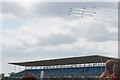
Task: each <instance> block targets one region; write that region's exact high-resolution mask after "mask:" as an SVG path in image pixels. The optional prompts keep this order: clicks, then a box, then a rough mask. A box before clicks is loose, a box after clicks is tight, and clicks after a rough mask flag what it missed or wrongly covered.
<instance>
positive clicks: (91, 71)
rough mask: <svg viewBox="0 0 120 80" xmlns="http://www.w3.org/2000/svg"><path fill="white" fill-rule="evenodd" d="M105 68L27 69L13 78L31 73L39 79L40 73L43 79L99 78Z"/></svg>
mask: <svg viewBox="0 0 120 80" xmlns="http://www.w3.org/2000/svg"><path fill="white" fill-rule="evenodd" d="M104 70H105V67H104V66H103V67H77V68H57V69H27V70H24V71H22V72H19V73H16V74H15V76H22V75H23V74H24V73H32V74H34V75H36V76H37V77H40V72H41V71H44V77H45V78H51V77H68V76H72V77H80V76H100V75H101V74H102V73H103V71H104Z"/></svg>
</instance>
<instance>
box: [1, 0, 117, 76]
mask: <svg viewBox="0 0 120 80" xmlns="http://www.w3.org/2000/svg"><path fill="white" fill-rule="evenodd" d="M1 5H2V11H0V17H1V18H0V21H2V28H1V31H0V32H1V33H2V34H0V40H2V43H0V44H1V45H2V46H0V47H1V48H0V49H1V50H0V51H1V52H2V54H1V58H0V59H2V63H1V64H2V71H0V72H4V73H5V74H8V73H9V72H11V71H14V68H15V66H13V65H9V64H8V63H9V62H25V61H36V60H46V59H57V58H65V57H79V56H88V55H102V56H109V57H118V19H117V17H118V16H117V13H118V11H117V10H118V3H117V2H31V3H28V2H2V4H1ZM93 6H95V7H96V10H97V11H98V12H97V14H95V15H93V17H90V16H85V17H83V18H81V17H80V16H72V15H70V16H69V15H68V14H69V13H70V12H69V11H70V8H83V7H86V8H92V7H93ZM20 69H23V68H22V67H17V70H18V71H19V70H20Z"/></svg>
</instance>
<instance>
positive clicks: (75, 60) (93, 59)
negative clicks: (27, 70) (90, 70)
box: [8, 55, 117, 67]
mask: <svg viewBox="0 0 120 80" xmlns="http://www.w3.org/2000/svg"><path fill="white" fill-rule="evenodd" d="M108 59H117V58H112V57H106V56H99V55H92V56H82V57H70V58H61V59H51V60H41V61H29V62H18V63H8V64H13V65H19V66H26V67H29V66H55V65H70V64H87V63H101V62H102V63H105V62H106V61H107V60H108Z"/></svg>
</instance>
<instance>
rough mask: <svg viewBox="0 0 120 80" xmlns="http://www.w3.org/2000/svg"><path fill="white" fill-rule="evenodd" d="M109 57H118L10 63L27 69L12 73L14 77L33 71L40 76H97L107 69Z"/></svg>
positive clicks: (97, 56)
mask: <svg viewBox="0 0 120 80" xmlns="http://www.w3.org/2000/svg"><path fill="white" fill-rule="evenodd" d="M109 59H116V58H112V57H105V56H99V55H92V56H82V57H71V58H61V59H52V60H42V61H30V62H18V63H9V64H13V65H18V66H23V67H26V69H25V70H23V71H21V72H18V73H15V75H12V76H14V77H22V75H24V74H25V73H32V74H34V75H36V76H37V77H38V78H71V77H74V78H81V77H83V78H84V77H88V78H95V77H96V78H97V77H99V76H100V75H101V74H102V73H103V71H104V70H105V62H106V61H107V60H109ZM33 67H34V68H33ZM35 67H36V68H35Z"/></svg>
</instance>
